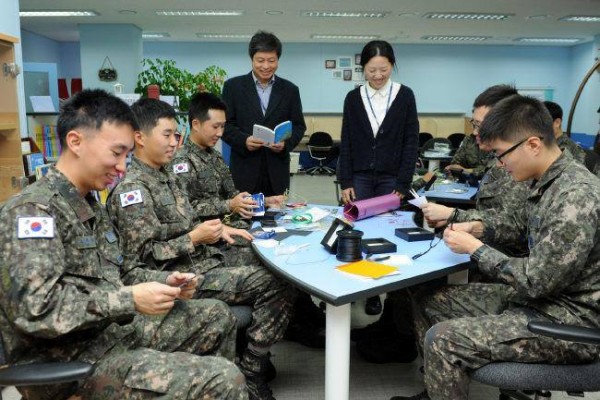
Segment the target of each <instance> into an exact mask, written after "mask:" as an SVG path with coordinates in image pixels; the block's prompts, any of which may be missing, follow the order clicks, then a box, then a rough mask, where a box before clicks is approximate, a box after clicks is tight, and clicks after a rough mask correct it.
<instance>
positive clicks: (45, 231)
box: [17, 217, 54, 239]
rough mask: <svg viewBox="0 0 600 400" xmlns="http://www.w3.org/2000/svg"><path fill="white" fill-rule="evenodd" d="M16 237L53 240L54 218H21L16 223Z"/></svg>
mask: <svg viewBox="0 0 600 400" xmlns="http://www.w3.org/2000/svg"><path fill="white" fill-rule="evenodd" d="M17 237H18V238H19V239H36V238H53V237H54V218H51V217H21V218H18V222H17Z"/></svg>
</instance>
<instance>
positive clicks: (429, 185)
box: [423, 175, 437, 192]
mask: <svg viewBox="0 0 600 400" xmlns="http://www.w3.org/2000/svg"><path fill="white" fill-rule="evenodd" d="M436 179H437V175H433V176H432V177H431V179H429V181H428V182H427V183H426V184H425V186H424V187H423V190H424V191H425V192H426V191H428V190H429V189H430V188H431V186H433V183H434V182H435V180H436Z"/></svg>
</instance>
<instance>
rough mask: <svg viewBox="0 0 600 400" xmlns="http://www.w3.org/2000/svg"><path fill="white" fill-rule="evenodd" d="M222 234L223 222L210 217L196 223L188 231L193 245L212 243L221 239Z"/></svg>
mask: <svg viewBox="0 0 600 400" xmlns="http://www.w3.org/2000/svg"><path fill="white" fill-rule="evenodd" d="M222 235H223V224H222V223H221V220H220V219H211V220H208V221H204V222H203V223H201V224H200V225H197V226H196V227H195V228H194V229H193V230H192V231H191V232H190V233H189V236H190V238H191V239H192V243H194V245H196V244H199V243H202V244H213V243H216V242H218V241H219V239H221V236H222Z"/></svg>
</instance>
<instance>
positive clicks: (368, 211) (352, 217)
mask: <svg viewBox="0 0 600 400" xmlns="http://www.w3.org/2000/svg"><path fill="white" fill-rule="evenodd" d="M399 207H400V197H398V196H397V195H395V194H393V193H391V194H386V195H385V196H379V197H373V198H371V199H366V200H359V201H355V202H354V203H352V204H346V205H344V217H346V219H347V220H349V221H357V220H359V219H364V218H368V217H371V216H373V215H377V214H382V213H384V212H388V211H392V210H396V209H397V208H399Z"/></svg>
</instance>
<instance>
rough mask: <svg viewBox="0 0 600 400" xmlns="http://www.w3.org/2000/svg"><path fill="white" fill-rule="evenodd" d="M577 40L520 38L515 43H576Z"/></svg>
mask: <svg viewBox="0 0 600 400" xmlns="http://www.w3.org/2000/svg"><path fill="white" fill-rule="evenodd" d="M579 41H581V39H579V38H549V37H545V38H544V37H539V38H537V37H522V38H518V39H515V42H523V43H577V42H579Z"/></svg>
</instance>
